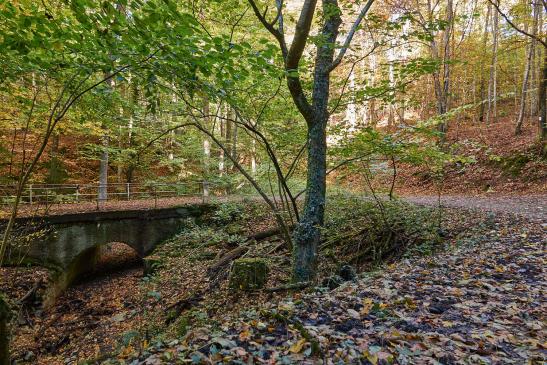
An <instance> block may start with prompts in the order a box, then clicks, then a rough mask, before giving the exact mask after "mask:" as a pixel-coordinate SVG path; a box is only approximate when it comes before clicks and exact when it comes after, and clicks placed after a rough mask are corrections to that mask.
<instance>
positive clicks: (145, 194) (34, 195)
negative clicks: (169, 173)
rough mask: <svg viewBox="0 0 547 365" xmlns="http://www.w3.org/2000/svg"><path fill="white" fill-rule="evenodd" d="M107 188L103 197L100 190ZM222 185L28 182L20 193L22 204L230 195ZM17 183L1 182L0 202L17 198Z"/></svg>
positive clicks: (202, 182) (207, 182)
mask: <svg viewBox="0 0 547 365" xmlns="http://www.w3.org/2000/svg"><path fill="white" fill-rule="evenodd" d="M105 189H106V192H107V194H106V199H99V191H100V190H105ZM229 190H230V189H229V188H228V187H226V186H225V185H221V184H215V183H211V182H209V181H192V182H177V183H109V184H107V185H101V184H29V185H28V186H26V187H25V189H24V190H23V193H22V195H21V202H20V203H21V204H24V205H25V204H29V205H33V204H36V205H51V204H74V203H83V202H96V203H97V204H100V203H102V202H106V201H123V200H140V199H154V201H157V200H158V199H162V198H174V197H193V198H201V199H203V200H204V201H206V200H208V199H209V198H215V197H223V196H227V195H229ZM16 192H17V186H16V185H0V205H11V204H12V203H13V202H14V201H15V198H16Z"/></svg>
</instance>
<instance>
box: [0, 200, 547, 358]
mask: <svg viewBox="0 0 547 365" xmlns="http://www.w3.org/2000/svg"><path fill="white" fill-rule="evenodd" d="M408 199H411V200H413V201H416V202H418V203H421V204H428V205H436V204H437V198H436V197H434V196H420V197H413V198H408ZM546 201H547V196H545V195H537V196H531V197H497V198H484V197H461V196H448V197H443V198H442V204H443V205H444V206H447V207H449V208H447V209H445V213H444V214H443V221H444V223H443V227H444V228H445V229H446V231H447V237H446V239H445V243H444V248H443V249H442V250H440V251H439V252H437V253H435V254H433V256H416V257H410V258H405V259H403V260H397V261H392V262H389V263H386V264H385V265H383V266H381V267H377V268H374V269H372V270H366V271H364V272H363V273H362V274H361V275H360V277H359V279H358V280H356V281H354V282H347V283H345V284H343V285H342V286H341V287H339V288H338V289H335V290H332V291H329V290H327V289H325V288H322V289H320V288H311V289H308V290H305V291H302V292H298V291H297V292H293V293H291V292H284V291H282V292H279V293H264V292H251V293H240V292H236V293H233V292H230V291H229V290H227V288H226V283H225V282H224V283H223V284H221V286H220V287H218V288H217V289H215V290H214V291H213V292H211V293H209V294H207V295H206V296H205V298H203V299H202V300H198V301H196V303H192V304H191V305H190V307H191V308H187V309H184V311H183V312H182V313H178V315H179V317H178V318H176V319H175V322H171V320H170V319H169V315H168V313H169V308H172V305H173V304H174V303H177V302H180V301H181V299H182V300H183V301H184V299H185V298H188V297H191V296H192V293H196V292H197V291H200V290H203V288H206V287H207V286H208V284H209V281H210V279H209V278H208V277H207V274H206V269H207V267H208V265H210V264H211V263H212V262H214V258H215V257H218V255H219V254H221V253H222V252H223V249H222V248H221V247H218V246H217V245H214V244H212V243H211V242H210V241H211V240H214V239H216V238H215V235H217V234H218V233H215V230H214V229H212V230H211V229H209V230H204V231H203V233H202V234H200V236H198V237H195V240H196V242H200V241H203V242H202V243H200V244H197V245H194V246H190V247H189V248H186V249H181V247H180V243H177V241H173V242H171V243H169V242H168V243H167V244H166V245H165V247H164V248H163V251H164V254H166V255H168V256H169V257H168V259H166V261H165V262H164V263H163V264H162V267H161V268H160V270H159V273H158V274H157V275H156V276H154V277H145V276H143V274H142V267H141V266H140V263H139V261H138V260H137V259H136V257H135V254H134V253H133V252H130V250H128V247H127V246H125V245H123V244H118V245H113V246H111V247H110V248H109V249H108V250H107V254H106V255H105V259H104V263H103V266H101V267H100V269H99V270H98V274H97V273H96V275H95V276H92V277H90V278H89V279H88V280H84V281H82V282H81V283H79V284H77V285H75V286H73V287H72V288H70V289H69V290H68V291H67V292H66V293H64V294H63V295H62V297H61V298H59V300H58V302H57V303H56V304H55V306H54V307H52V308H50V309H48V310H46V311H43V310H41V309H33V308H32V306H28V307H26V306H23V307H22V309H21V311H20V312H19V316H18V317H19V318H18V324H17V330H16V334H15V338H14V343H13V350H14V355H15V357H16V358H17V359H19V360H20V361H21V360H23V362H25V361H24V360H25V359H27V362H28V363H36V364H76V363H77V362H78V361H82V360H84V359H96V360H93V361H92V362H91V363H100V362H105V363H112V362H114V363H132V361H136V362H135V363H140V362H139V361H146V364H160V363H168V362H173V361H175V359H177V358H180V359H186V361H191V360H195V361H197V362H199V361H202V362H204V363H209V362H210V361H214V360H216V361H220V360H224V361H229V360H241V361H244V362H245V363H248V362H249V361H250V362H254V363H272V362H279V363H316V362H317V360H318V359H319V358H322V357H323V358H325V359H327V362H326V363H338V362H340V361H341V362H344V363H364V364H367V363H372V364H382V363H393V362H396V363H432V364H433V363H435V361H438V362H441V363H443V364H451V363H456V362H461V361H464V362H469V363H480V362H484V363H515V364H521V363H538V364H539V363H542V362H544V361H545V360H547V359H546V355H545V354H546V353H545V351H546V347H547V344H546V343H545V342H544V339H545V338H546V337H545V336H546V335H547V333H546V327H545V320H546V318H545V313H547V306H546V304H545V303H546V301H545V292H544V288H545V287H546V286H545V285H546V281H547V278H546V275H545V269H544V268H545V264H546V262H545V261H546V255H545V247H546V244H547V242H546V240H545V236H546V232H547V226H546V223H547V219H546V215H545V209H546V206H547V204H546ZM265 217H266V216H265V215H261V214H257V213H256V212H253V213H252V214H250V215H248V216H246V220H247V222H246V226H247V228H246V234H250V233H253V232H256V231H262V230H264V229H265V228H268V226H269V225H271V220H269V219H268V218H265ZM226 237H229V236H219V237H218V240H219V241H221V240H224V239H226ZM186 239H188V237H187V238H186ZM273 244H275V242H274V243H273ZM258 249H259V250H260V247H258ZM287 255H288V252H280V253H276V254H273V255H271V261H272V263H274V265H275V269H274V270H273V272H272V273H271V279H270V282H269V286H276V285H277V284H279V283H280V282H283V281H284V280H286V279H287V278H288V276H289V274H290V273H289V268H288V266H287V265H288V262H289V261H288V256H287ZM283 268H284V269H283ZM0 270H1V271H2V272H1V274H2V277H3V278H7V280H5V281H4V280H3V281H2V283H0V290H2V291H4V292H8V293H11V294H13V295H12V296H11V297H12V298H16V299H20V298H22V297H23V296H24V295H25V293H26V292H28V290H29V288H31V287H32V286H33V285H34V283H35V282H36V281H43V282H45V280H46V278H45V277H46V274H47V273H46V272H45V270H40V269H37V268H2V269H0ZM166 317H167V318H166ZM137 360H138V361H137Z"/></svg>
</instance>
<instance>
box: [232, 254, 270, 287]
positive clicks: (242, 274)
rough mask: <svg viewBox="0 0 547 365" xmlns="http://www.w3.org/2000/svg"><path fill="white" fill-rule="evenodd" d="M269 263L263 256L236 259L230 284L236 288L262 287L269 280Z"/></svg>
mask: <svg viewBox="0 0 547 365" xmlns="http://www.w3.org/2000/svg"><path fill="white" fill-rule="evenodd" d="M268 272H269V269H268V265H267V263H266V260H265V259H262V258H243V259H237V260H234V262H233V264H232V270H231V272H230V280H229V286H230V288H231V289H235V290H255V289H262V288H263V287H264V286H265V285H266V281H267V280H268Z"/></svg>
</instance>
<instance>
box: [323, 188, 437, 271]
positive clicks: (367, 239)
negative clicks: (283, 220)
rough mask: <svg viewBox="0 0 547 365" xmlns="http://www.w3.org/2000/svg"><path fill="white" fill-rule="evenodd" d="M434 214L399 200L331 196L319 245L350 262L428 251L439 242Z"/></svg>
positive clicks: (376, 261) (390, 257) (336, 256)
mask: <svg viewBox="0 0 547 365" xmlns="http://www.w3.org/2000/svg"><path fill="white" fill-rule="evenodd" d="M434 216H435V215H434V211H433V209H430V208H423V207H418V206H416V205H413V204H409V203H406V202H404V201H401V200H391V201H390V200H382V199H380V200H378V201H376V200H375V199H372V198H370V197H363V196H357V195H345V196H343V195H335V196H333V197H329V199H328V202H327V214H326V222H325V228H324V229H325V232H324V237H325V242H324V244H323V245H322V246H321V247H322V249H324V251H325V252H330V253H331V257H332V258H334V259H336V258H340V259H341V258H344V260H345V261H347V262H350V263H363V262H371V263H378V262H379V261H381V260H386V259H394V258H400V257H402V256H403V255H404V254H405V253H406V252H407V251H408V250H409V249H412V252H421V253H425V254H429V253H431V252H433V250H434V249H435V247H437V246H438V244H439V243H440V242H441V238H440V236H439V229H438V226H437V224H436V223H437V220H436V219H432V218H433V217H434ZM333 251H337V254H332V253H333Z"/></svg>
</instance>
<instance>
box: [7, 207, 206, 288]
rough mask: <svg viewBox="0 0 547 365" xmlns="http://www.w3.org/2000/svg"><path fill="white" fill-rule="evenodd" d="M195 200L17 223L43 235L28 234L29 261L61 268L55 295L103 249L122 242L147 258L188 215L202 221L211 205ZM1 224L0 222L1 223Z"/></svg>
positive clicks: (175, 230) (86, 267)
mask: <svg viewBox="0 0 547 365" xmlns="http://www.w3.org/2000/svg"><path fill="white" fill-rule="evenodd" d="M213 207H214V206H213V205H210V204H194V205H185V206H180V207H172V208H161V209H150V210H123V211H98V212H86V213H77V214H65V215H52V216H47V217H41V218H39V219H36V218H33V219H31V218H20V219H17V222H16V226H19V227H24V226H25V225H30V224H36V225H37V227H39V228H42V229H45V231H46V232H47V233H46V234H44V235H41V234H37V235H36V237H35V238H34V237H33V236H30V237H31V238H30V242H29V244H28V246H26V247H25V260H28V261H31V262H34V263H37V264H39V265H43V266H47V267H54V268H56V269H57V272H58V275H57V277H56V280H55V283H54V288H53V293H51V294H52V295H50V297H51V296H52V297H53V298H55V297H56V296H57V294H58V293H60V292H61V291H62V290H64V289H65V288H66V287H67V286H68V285H70V283H71V282H73V281H74V280H75V279H76V278H77V277H78V276H80V275H81V274H83V273H85V272H89V271H91V270H93V268H94V266H95V264H96V263H97V259H98V257H99V254H100V247H101V246H102V245H104V244H107V243H110V242H123V243H125V244H127V245H128V246H130V247H132V248H133V249H134V250H135V251H136V252H137V253H138V255H139V256H140V257H144V256H146V255H147V254H149V253H150V252H152V250H153V249H154V248H155V247H156V245H157V244H159V243H161V242H163V241H165V240H166V239H168V238H170V237H172V236H173V235H175V234H176V233H178V232H179V231H180V230H181V229H182V227H183V226H184V222H185V221H186V220H187V219H188V218H195V219H198V220H199V219H200V218H201V217H202V216H203V215H204V214H205V213H207V212H209V211H211V210H212V209H213ZM0 223H1V222H0Z"/></svg>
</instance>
